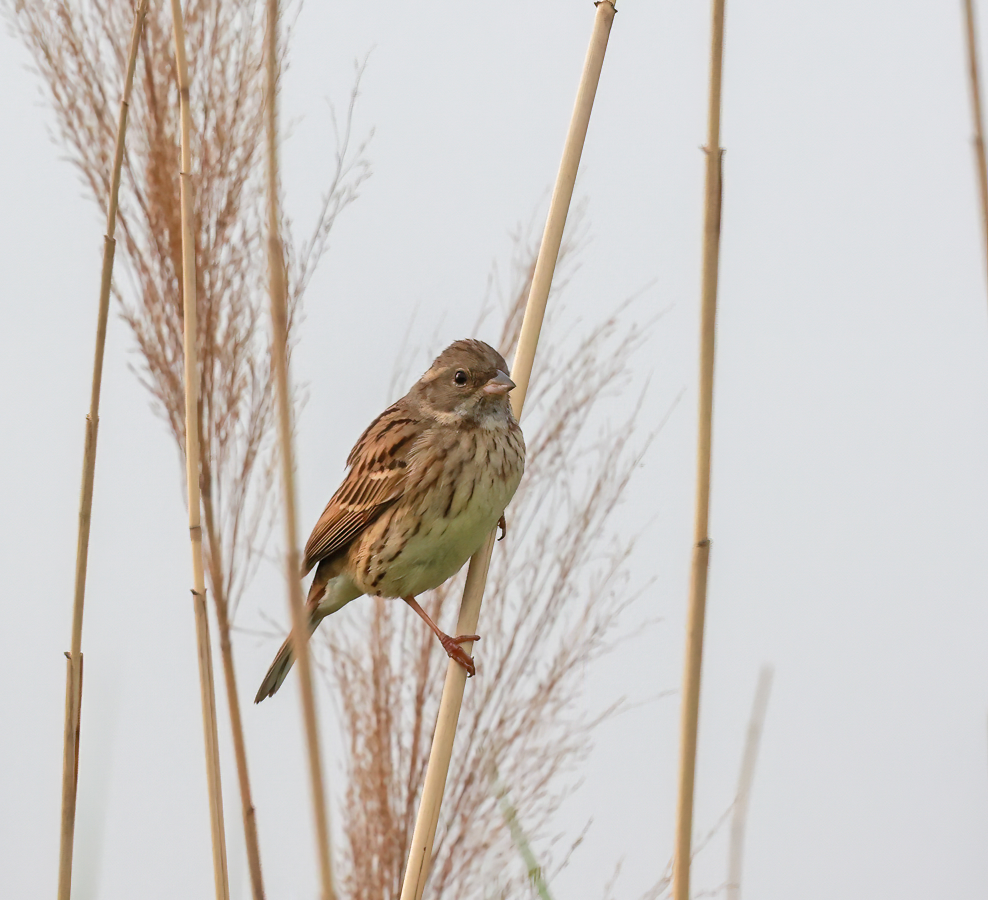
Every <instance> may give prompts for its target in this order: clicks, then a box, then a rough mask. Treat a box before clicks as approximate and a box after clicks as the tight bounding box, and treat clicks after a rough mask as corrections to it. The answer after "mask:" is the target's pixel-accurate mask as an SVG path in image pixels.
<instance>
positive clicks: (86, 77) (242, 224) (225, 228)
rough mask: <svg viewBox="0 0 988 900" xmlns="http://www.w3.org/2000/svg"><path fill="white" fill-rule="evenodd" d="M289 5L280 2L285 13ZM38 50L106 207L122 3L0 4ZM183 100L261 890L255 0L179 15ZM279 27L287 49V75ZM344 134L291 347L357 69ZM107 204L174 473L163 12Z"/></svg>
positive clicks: (301, 255)
mask: <svg viewBox="0 0 988 900" xmlns="http://www.w3.org/2000/svg"><path fill="white" fill-rule="evenodd" d="M297 9H298V7H297V4H296V5H295V6H294V7H292V8H290V9H288V10H287V12H288V15H287V16H286V19H287V20H288V21H291V19H292V16H293V15H294V13H295V12H297ZM0 10H2V12H3V14H4V16H5V18H6V20H7V22H8V24H9V25H10V27H11V30H12V31H13V32H14V34H15V35H16V36H17V37H18V38H19V39H20V40H22V41H23V43H24V44H25V46H26V47H27V49H28V50H29V52H30V53H31V55H32V58H33V61H34V65H35V67H36V69H37V72H38V75H39V76H40V80H41V83H42V86H43V88H44V89H45V91H46V92H47V95H48V99H49V101H50V102H51V105H52V107H53V109H54V112H55V117H56V123H57V129H58V135H57V138H58V140H59V142H60V143H61V144H62V145H63V146H64V148H65V149H66V151H67V153H68V157H69V159H70V161H71V162H72V163H73V165H74V166H75V167H76V168H77V170H78V171H79V173H80V175H81V177H82V180H83V183H84V184H85V185H86V187H87V189H88V193H89V194H90V196H91V197H92V198H93V199H94V200H95V201H96V203H97V204H98V205H99V206H100V208H101V209H102V210H103V212H104V213H105V212H106V210H105V208H104V207H105V204H106V202H107V196H108V193H109V192H108V178H109V172H110V171H111V163H112V159H113V151H114V142H115V138H116V132H117V127H116V126H117V123H116V119H115V115H114V110H115V108H116V106H115V104H116V101H117V99H118V98H117V97H116V92H118V91H119V86H120V85H121V84H122V83H123V80H124V79H123V74H124V69H125V66H126V61H127V54H126V46H127V40H126V38H127V34H128V32H129V30H130V27H131V23H132V20H133V9H132V6H131V4H130V3H129V2H127V0H85V2H83V0H66V2H57V3H56V2H46V0H41V2H34V3H21V2H18V0H0ZM184 25H185V32H186V47H187V55H188V61H189V76H190V81H191V83H192V84H194V85H195V90H194V91H193V92H192V96H191V101H192V107H191V110H190V112H191V135H192V146H191V148H190V149H191V156H192V165H191V172H192V173H193V183H194V189H195V207H194V212H193V221H192V236H193V241H194V246H195V293H196V311H197V318H198V326H199V327H198V330H197V341H196V343H197V347H196V349H197V357H198V358H197V369H198V375H199V379H200V391H199V404H198V411H197V412H198V415H197V418H198V430H199V443H200V468H199V480H200V487H201V491H202V509H203V524H204V531H205V551H206V574H207V576H208V585H209V588H210V592H211V594H212V597H213V600H214V602H215V607H216V612H217V620H218V625H219V629H218V630H219V642H220V649H221V652H222V656H223V663H224V671H225V674H226V680H227V698H228V706H229V708H230V710H231V717H232V719H233V723H232V724H233V736H234V737H233V739H234V749H235V755H236V758H237V762H238V775H239V778H240V787H241V800H242V805H243V813H244V823H245V833H246V834H247V843H248V857H249V861H250V866H251V874H252V883H253V885H254V896H255V897H258V896H260V893H259V890H258V881H257V878H258V873H259V862H258V854H257V851H256V846H255V847H254V848H253V849H252V847H251V845H252V843H254V841H253V839H252V838H251V836H250V835H251V831H252V830H253V806H252V804H251V803H250V800H249V782H248V779H247V773H246V753H245V749H244V746H243V736H242V732H241V729H240V726H239V715H238V709H237V708H238V705H239V700H238V696H237V691H236V684H235V674H234V669H233V656H232V647H231V643H230V633H229V631H230V623H231V622H232V620H233V618H234V616H235V614H236V609H237V604H238V602H239V600H240V598H241V596H242V594H243V591H244V588H245V586H246V585H247V583H248V582H249V580H250V578H251V575H252V574H253V572H254V569H255V567H256V564H257V562H258V561H259V554H260V551H261V549H262V548H263V545H264V541H265V539H266V537H267V533H268V529H269V523H270V521H271V502H272V499H273V487H274V479H273V473H274V457H273V453H274V441H273V431H274V425H275V408H274V379H273V371H272V364H271V353H270V345H269V338H268V333H267V315H266V304H267V294H266V291H265V285H266V283H267V278H266V256H265V253H264V249H265V242H266V230H265V223H266V213H265V179H264V160H263V146H264V115H263V113H264V85H265V66H264V28H265V21H264V15H263V7H262V4H261V3H260V2H258V0H244V2H237V3H234V2H231V0H190V2H188V3H187V4H186V6H185V10H184ZM288 31H289V34H288V35H286V37H285V39H284V40H283V41H282V44H281V48H282V49H281V51H280V54H279V57H278V66H279V68H282V67H284V65H285V59H286V52H287V50H286V48H287V47H288V45H289V40H288V38H289V36H290V29H289V30H288ZM361 73H362V67H359V66H358V69H357V78H356V82H355V84H354V87H353V89H352V92H351V95H350V102H349V106H348V108H347V113H346V116H345V117H343V120H342V123H341V127H340V128H339V130H338V143H337V147H336V148H335V149H336V152H335V163H336V165H335V170H334V171H333V172H331V173H329V178H328V181H329V183H328V187H327V191H326V194H325V196H324V200H323V204H322V206H321V208H320V211H319V215H318V217H317V219H316V221H315V223H314V224H313V226H312V228H311V230H310V231H309V233H308V235H307V236H305V237H304V238H301V239H300V238H299V237H298V236H297V235H293V232H292V230H291V229H290V228H288V227H286V226H283V227H282V232H283V235H284V243H285V259H286V276H287V324H288V335H289V349H290V348H291V346H292V344H293V341H294V326H295V324H296V322H297V320H298V312H299V303H300V300H301V297H302V294H303V292H304V290H305V287H306V285H307V284H308V281H309V279H310V278H311V276H312V274H313V272H314V270H315V267H316V265H317V264H318V262H319V259H320V258H321V256H322V255H323V254H324V253H325V252H326V250H327V248H328V243H329V236H330V232H331V229H332V227H333V224H334V222H335V220H336V217H337V216H338V215H339V214H340V213H341V212H342V211H343V210H344V209H345V208H346V207H347V206H348V205H349V204H350V203H352V202H353V201H354V199H356V197H357V195H358V192H359V188H360V185H361V184H362V183H363V181H364V180H365V179H366V178H367V177H368V176H369V174H370V166H369V163H368V159H367V155H366V151H367V144H368V141H369V139H370V137H369V136H368V137H367V138H365V139H363V140H361V141H357V140H355V139H354V138H353V137H352V124H353V114H354V108H355V102H356V97H357V91H358V86H359V78H360V75H361ZM129 121H130V129H129V134H128V147H127V151H126V153H125V156H124V160H123V189H122V191H121V195H120V207H119V212H118V219H117V221H118V244H119V248H118V250H119V251H122V252H118V254H117V256H118V260H121V261H122V262H123V263H124V269H125V271H126V273H127V275H128V277H129V285H128V286H127V287H125V288H124V289H121V288H120V287H119V286H118V285H115V286H114V293H115V295H116V297H117V299H118V300H119V302H120V309H121V310H122V315H123V318H124V320H125V321H126V322H127V324H128V325H129V327H130V329H131V332H132V334H133V336H134V340H135V343H136V347H137V350H138V358H139V362H138V363H137V364H136V365H135V366H134V369H135V371H136V373H137V375H138V377H139V378H140V380H141V382H142V383H143V384H144V385H145V387H146V388H147V389H148V391H149V392H150V394H151V398H152V405H153V408H154V410H155V411H156V413H158V414H159V415H160V416H161V418H162V419H163V420H164V421H165V423H166V424H167V427H168V429H169V431H170V433H171V435H172V437H173V439H174V440H175V442H176V447H177V449H178V450H179V454H180V458H181V460H182V463H183V466H184V460H185V439H186V436H185V419H184V412H185V409H184V399H185V398H184V390H185V388H184V384H185V379H184V373H183V367H184V359H185V355H184V351H183V345H182V341H183V313H182V303H183V296H182V229H181V205H180V196H179V194H180V192H179V178H178V166H177V161H178V159H179V130H180V129H179V103H178V94H177V72H176V64H175V58H174V55H173V43H172V21H171V12H170V8H169V7H168V6H167V4H157V5H152V6H151V8H150V9H149V10H148V14H147V17H146V20H145V24H144V30H143V33H142V36H141V59H140V64H139V67H138V72H137V81H136V84H135V90H134V95H133V98H132V101H131V105H130V120H129Z"/></svg>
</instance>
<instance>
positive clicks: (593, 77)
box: [401, 0, 615, 900]
mask: <svg viewBox="0 0 988 900" xmlns="http://www.w3.org/2000/svg"><path fill="white" fill-rule="evenodd" d="M596 6H597V12H596V15H595V17H594V27H593V33H592V35H591V38H590V46H589V48H588V50H587V56H586V60H585V62H584V64H583V72H582V75H581V78H580V87H579V90H578V92H577V96H576V104H575V106H574V109H573V116H572V118H571V119H570V125H569V132H568V134H567V136H566V143H565V145H564V147H563V158H562V161H561V163H560V166H559V173H558V175H557V176H556V186H555V188H554V190H553V193H552V200H551V202H550V204H549V215H548V218H547V219H546V225H545V231H544V232H543V235H542V244H541V246H540V248H539V255H538V259H537V261H536V263H535V273H534V275H533V278H532V287H531V290H530V291H529V295H528V304H527V306H526V308H525V318H524V321H523V322H522V328H521V335H520V337H519V340H518V350H517V352H516V353H515V358H514V363H513V365H512V367H511V377H512V379H513V380H514V382H515V384H516V385H517V387H516V388H515V389H514V390H513V391H512V392H511V405H512V409H513V411H514V414H515V417H516V418H518V419H521V413H522V407H523V406H524V403H525V395H526V393H527V391H528V383H529V380H530V378H531V374H532V365H533V363H534V361H535V350H536V347H537V346H538V342H539V333H540V331H541V330H542V321H543V318H544V317H545V308H546V303H547V301H548V299H549V288H550V286H551V284H552V276H553V273H554V271H555V268H556V261H557V259H558V258H559V247H560V244H561V243H562V239H563V228H564V227H565V225H566V216H567V214H568V212H569V206H570V201H571V200H572V197H573V188H574V185H575V184H576V173H577V170H578V168H579V165H580V156H581V155H582V153H583V144H584V142H585V140H586V136H587V128H588V126H589V124H590V113H591V111H592V109H593V101H594V96H595V95H596V93H597V83H598V82H599V80H600V72H601V68H602V67H603V64H604V52H605V51H606V49H607V39H608V36H609V35H610V32H611V24H612V22H613V21H614V15H615V6H614V0H599V2H598V3H597V4H596ZM493 547H494V532H491V534H490V535H489V537H488V538H487V540H486V541H485V542H484V545H483V546H482V547H481V548H480V549H479V550H478V551H477V552H476V553H475V554H474V555H473V558H472V559H471V560H470V567H469V569H468V570H467V579H466V585H465V587H464V589H463V600H462V601H461V604H460V614H459V618H458V620H457V625H456V631H455V632H454V633H455V634H473V633H474V632H476V630H477V623H478V621H479V619H480V605H481V601H482V600H483V596H484V586H485V585H486V583H487V571H488V569H489V567H490V561H491V551H492V550H493ZM471 647H472V644H469V643H465V644H464V645H463V649H464V650H465V651H466V652H467V654H468V655H469V653H470V650H471ZM466 678H467V676H466V671H465V670H464V669H463V667H462V666H460V665H459V664H458V663H456V662H454V661H452V660H450V663H449V665H448V666H447V668H446V682H445V684H444V685H443V693H442V699H441V700H440V704H439V714H438V716H437V719H436V730H435V733H434V735H433V738H432V750H431V752H430V754H429V764H428V768H427V769H426V774H425V783H424V784H423V787H422V798H421V800H420V801H419V811H418V815H417V817H416V820H415V831H414V833H413V835H412V842H411V846H410V848H409V851H408V863H407V865H406V867H405V877H404V879H403V881H402V887H401V900H421V898H422V893H423V891H424V890H425V883H426V880H427V878H428V876H429V868H430V865H431V862H432V847H433V843H434V841H435V839H436V827H437V826H438V824H439V809H440V806H441V805H442V799H443V793H444V791H445V788H446V776H447V775H448V773H449V764H450V759H451V758H452V754H453V740H454V738H455V737H456V724H457V722H458V720H459V716H460V707H461V706H462V703H463V691H464V688H465V687H466Z"/></svg>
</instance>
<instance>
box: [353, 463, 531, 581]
mask: <svg viewBox="0 0 988 900" xmlns="http://www.w3.org/2000/svg"><path fill="white" fill-rule="evenodd" d="M495 456H496V459H495V460H494V462H495V465H494V466H493V467H491V468H487V467H485V468H484V469H483V470H482V473H481V474H480V475H479V477H478V479H477V481H476V483H473V484H471V483H468V482H465V481H463V479H462V478H460V479H457V482H458V484H457V487H456V491H455V492H454V494H453V496H452V500H451V501H450V499H449V497H450V495H449V491H448V489H444V487H443V486H442V485H440V486H437V488H436V490H435V491H434V492H433V493H432V495H431V496H432V497H433V503H434V504H435V505H434V506H433V507H432V508H430V509H427V510H424V511H421V510H420V511H415V512H412V511H411V510H408V509H407V508H406V509H403V510H401V511H399V510H397V509H396V510H395V511H394V513H393V515H390V516H388V515H386V516H385V517H382V518H383V519H384V521H381V522H380V524H379V525H378V527H376V528H374V527H372V528H371V529H369V533H366V534H365V536H364V538H363V539H362V540H361V541H360V544H361V545H362V546H360V547H359V548H358V549H356V551H355V558H354V559H353V561H354V563H356V564H355V565H354V566H353V567H352V570H353V571H355V572H356V573H357V575H356V577H355V578H354V581H355V583H356V584H357V586H358V587H359V588H360V589H361V590H363V591H364V593H367V594H375V595H377V596H382V597H409V596H416V595H418V594H421V593H424V592H425V591H430V590H432V589H433V588H436V587H438V586H439V585H441V584H442V583H443V582H444V581H446V580H447V579H448V578H451V577H452V576H453V575H455V574H456V573H457V572H458V571H459V570H460V569H461V568H462V567H463V564H464V563H465V562H466V561H467V560H468V559H469V558H470V557H471V556H472V555H473V554H474V553H476V552H477V550H479V549H480V546H481V544H483V542H484V539H485V538H486V537H487V536H488V535H489V534H490V533H491V532H492V531H493V530H494V527H495V526H496V525H497V522H498V519H499V518H500V517H501V515H502V513H503V512H504V508H505V507H506V506H507V505H508V502H509V501H510V500H511V498H512V496H513V495H514V493H515V489H516V488H517V487H518V482H519V481H520V480H521V473H522V468H523V463H522V459H523V457H521V456H520V454H519V456H518V457H517V462H516V464H514V465H505V463H506V459H505V457H504V455H503V454H502V453H498V454H496V455H495ZM512 461H513V462H514V458H513V459H512ZM505 476H507V477H505ZM358 559H359V562H358Z"/></svg>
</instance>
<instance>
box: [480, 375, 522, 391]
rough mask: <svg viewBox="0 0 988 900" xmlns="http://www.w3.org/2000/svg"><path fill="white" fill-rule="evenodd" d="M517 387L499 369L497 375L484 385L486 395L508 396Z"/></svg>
mask: <svg viewBox="0 0 988 900" xmlns="http://www.w3.org/2000/svg"><path fill="white" fill-rule="evenodd" d="M514 386H515V383H514V382H513V381H512V380H511V379H510V378H508V376H507V375H506V374H505V373H504V372H502V371H501V370H500V369H498V372H497V375H495V376H494V377H493V378H492V379H491V380H490V381H488V382H487V384H485V385H484V393H485V394H506V393H508V391H510V390H511V389H512V388H513V387H514Z"/></svg>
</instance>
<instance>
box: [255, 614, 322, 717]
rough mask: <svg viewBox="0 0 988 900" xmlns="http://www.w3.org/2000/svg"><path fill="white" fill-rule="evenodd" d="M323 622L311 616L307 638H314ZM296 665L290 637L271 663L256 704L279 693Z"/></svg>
mask: <svg viewBox="0 0 988 900" xmlns="http://www.w3.org/2000/svg"><path fill="white" fill-rule="evenodd" d="M321 621H322V616H316V615H312V616H310V618H309V634H308V635H307V636H306V637H307V638H308V637H311V636H312V632H313V631H315V630H316V626H317V625H318V624H319V623H320V622H321ZM294 664H295V651H294V649H293V648H292V636H291V635H289V636H288V638H287V639H286V640H285V643H283V644H282V645H281V649H280V650H279V651H278V655H277V656H275V658H274V662H273V663H271V668H270V669H268V674H267V675H265V676H264V681H262V682H261V686H260V687H259V688H258V690H257V696H255V697H254V702H255V703H260V702H261V701H262V700H264V699H265V698H266V697H271V696H273V695H274V694H275V693H276V692H277V691H278V688H280V687H281V685H282V683H283V682H284V680H285V679H286V678H287V677H288V673H289V672H290V671H291V668H292V666H293V665H294Z"/></svg>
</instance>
